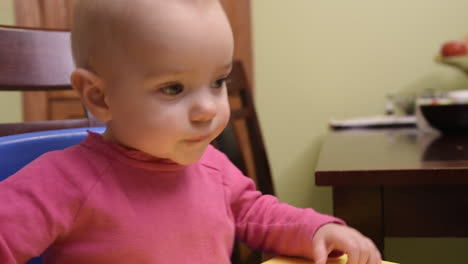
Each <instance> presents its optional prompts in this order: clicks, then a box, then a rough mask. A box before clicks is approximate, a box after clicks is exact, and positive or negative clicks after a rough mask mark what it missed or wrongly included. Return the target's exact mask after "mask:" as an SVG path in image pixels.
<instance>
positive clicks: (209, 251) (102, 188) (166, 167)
mask: <svg viewBox="0 0 468 264" xmlns="http://www.w3.org/2000/svg"><path fill="white" fill-rule="evenodd" d="M330 222H336V223H342V221H341V220H339V219H336V218H334V217H331V216H327V215H322V214H319V213H317V212H315V211H314V210H312V209H299V208H295V207H292V206H290V205H287V204H284V203H279V202H278V200H277V199H276V198H275V197H273V196H269V195H262V194H261V193H260V192H258V191H256V190H255V186H254V183H253V182H252V180H250V179H249V178H247V177H245V176H244V175H243V174H242V173H241V172H240V171H239V170H238V169H237V168H236V167H235V166H234V165H233V164H232V163H231V162H230V161H229V160H228V159H227V157H226V156H225V155H223V154H222V153H221V152H219V151H218V150H216V149H215V148H213V147H211V146H209V147H208V148H207V150H206V152H205V154H204V155H203V157H202V158H201V159H200V161H199V162H196V163H194V164H192V165H188V166H182V165H178V164H175V163H170V162H164V161H162V160H158V159H156V158H154V157H151V156H149V155H147V154H145V153H142V152H138V151H129V150H126V149H123V148H122V147H120V146H118V145H115V144H113V143H110V142H109V141H106V140H104V139H103V138H102V136H101V135H99V134H94V133H90V135H89V136H88V137H87V138H86V139H85V140H84V141H83V142H82V143H81V144H79V145H76V146H73V147H70V148H67V149H65V150H61V151H54V152H50V153H47V154H44V155H42V156H41V157H39V158H38V159H37V160H35V161H33V162H32V163H30V164H29V165H27V166H26V167H25V168H23V169H22V170H20V171H19V172H17V173H16V174H15V175H13V176H11V177H9V178H8V179H6V180H5V181H3V182H1V183H0V263H2V264H13V263H24V262H26V261H27V260H29V259H30V258H31V257H33V256H37V255H40V254H41V253H43V252H44V259H45V263H47V264H78V263H80V264H98V263H99V264H103V263H109V264H124V263H125V264H130V263H131V264H134V263H138V264H156V263H165V264H167V263H174V264H175V263H191V264H198V263H203V264H210V263H213V264H215V263H216V264H222V263H230V255H231V252H232V247H233V243H234V239H235V237H237V238H238V239H240V240H242V241H245V242H246V243H247V244H248V245H249V246H251V247H253V248H256V249H263V250H266V251H270V252H276V253H280V254H287V255H298V256H306V257H307V256H310V248H311V240H312V237H313V235H314V233H315V231H316V230H317V229H318V228H319V227H320V226H322V225H324V224H326V223H330Z"/></svg>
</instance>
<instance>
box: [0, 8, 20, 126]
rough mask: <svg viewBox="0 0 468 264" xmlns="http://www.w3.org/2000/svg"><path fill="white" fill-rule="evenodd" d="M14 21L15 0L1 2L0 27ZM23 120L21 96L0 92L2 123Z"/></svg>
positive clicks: (14, 93) (0, 121)
mask: <svg viewBox="0 0 468 264" xmlns="http://www.w3.org/2000/svg"><path fill="white" fill-rule="evenodd" d="M14 21H15V19H14V12H13V0H0V25H14ZM0 63H1V62H0ZM21 120H22V107H21V94H20V93H18V92H0V123H6V122H18V121H21Z"/></svg>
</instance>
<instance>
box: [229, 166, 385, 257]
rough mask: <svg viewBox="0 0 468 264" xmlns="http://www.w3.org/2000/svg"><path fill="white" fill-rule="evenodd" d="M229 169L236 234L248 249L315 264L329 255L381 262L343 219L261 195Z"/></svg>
mask: <svg viewBox="0 0 468 264" xmlns="http://www.w3.org/2000/svg"><path fill="white" fill-rule="evenodd" d="M228 167H229V169H228V174H229V175H227V176H226V177H227V180H226V183H227V186H228V187H229V188H228V190H229V191H228V192H229V194H230V196H229V197H230V198H231V199H230V202H231V208H232V212H233V215H234V218H235V221H236V235H237V236H238V238H239V239H240V240H242V241H244V242H246V243H247V244H248V245H249V246H251V247H253V248H256V249H261V250H263V251H267V252H273V253H276V254H282V255H290V256H301V257H306V258H310V259H314V260H316V263H317V264H325V261H326V259H327V257H328V256H330V255H331V256H339V255H340V254H341V253H340V252H346V253H348V255H349V261H348V264H376V263H380V254H379V252H378V250H377V249H376V247H375V246H374V244H373V243H372V242H371V241H370V240H369V239H368V238H366V237H364V236H363V235H362V234H360V233H359V232H358V231H356V230H354V229H352V228H350V227H348V226H346V225H344V222H343V221H342V220H340V219H338V218H335V217H332V216H329V215H324V214H320V213H318V212H316V211H314V210H312V209H301V208H296V207H293V206H290V205H288V204H285V203H280V202H279V201H278V200H277V199H276V198H275V197H273V196H270V195H261V193H260V192H258V191H256V190H255V186H254V183H253V182H252V180H251V179H249V178H247V177H245V176H243V175H242V173H241V172H240V171H239V170H237V168H235V167H234V166H233V165H232V166H228Z"/></svg>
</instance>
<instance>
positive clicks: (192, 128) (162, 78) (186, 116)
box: [105, 4, 233, 164]
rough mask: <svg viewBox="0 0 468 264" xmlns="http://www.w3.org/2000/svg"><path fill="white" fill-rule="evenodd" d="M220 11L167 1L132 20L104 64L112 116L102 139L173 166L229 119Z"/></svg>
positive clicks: (226, 31) (226, 49) (197, 152)
mask: <svg viewBox="0 0 468 264" xmlns="http://www.w3.org/2000/svg"><path fill="white" fill-rule="evenodd" d="M220 8H221V7H220V6H218V4H216V6H211V7H204V8H202V9H196V8H194V7H186V6H183V5H174V6H173V7H171V8H170V9H169V10H167V12H165V14H164V15H161V14H158V16H156V17H157V18H154V17H153V18H143V17H142V18H140V19H138V21H137V22H138V23H135V24H137V25H133V27H134V28H133V29H132V30H131V33H130V35H129V36H128V37H127V38H126V39H125V40H124V42H125V44H124V45H123V47H125V48H126V50H123V52H122V59H121V60H120V61H122V62H123V63H122V65H110V67H113V69H112V70H113V71H114V72H117V77H116V78H115V79H113V80H105V81H106V82H107V84H108V86H109V87H110V89H108V94H107V96H106V102H107V104H108V105H109V107H110V112H111V115H112V118H111V121H110V122H109V123H108V131H106V134H105V136H106V137H109V138H111V139H113V140H115V141H117V142H118V143H120V144H122V145H124V146H127V147H129V148H133V149H138V150H141V151H143V152H146V153H149V154H151V155H153V156H156V157H160V158H165V159H170V160H173V161H175V162H178V163H180V164H190V163H193V162H195V161H197V160H198V159H199V158H200V157H201V155H202V154H203V152H204V151H205V149H206V147H207V145H208V144H209V143H210V142H211V141H212V140H213V139H214V138H215V137H216V136H218V135H219V134H220V133H221V132H222V130H223V129H224V128H225V126H226V124H227V122H228V120H229V112H230V109H229V104H228V99H227V91H226V83H225V78H226V77H227V76H228V74H229V73H230V71H231V63H232V56H233V39H232V32H231V29H230V27H229V23H228V21H227V19H226V17H225V15H224V13H223V12H222V11H221V9H220ZM146 15H148V13H147V14H146Z"/></svg>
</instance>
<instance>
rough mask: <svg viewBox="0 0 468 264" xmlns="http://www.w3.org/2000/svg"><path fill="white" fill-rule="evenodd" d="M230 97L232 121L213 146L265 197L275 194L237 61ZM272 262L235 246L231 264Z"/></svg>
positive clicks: (248, 92) (253, 110)
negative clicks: (253, 183)
mask: <svg viewBox="0 0 468 264" xmlns="http://www.w3.org/2000/svg"><path fill="white" fill-rule="evenodd" d="M228 94H229V102H230V105H231V120H230V122H229V124H228V126H227V127H226V129H225V130H224V131H223V133H222V134H221V135H220V136H218V138H216V139H215V141H214V142H213V144H214V145H215V146H216V147H217V148H218V149H219V150H221V151H222V152H224V153H225V154H226V155H227V156H228V157H229V159H230V160H231V161H232V162H233V163H234V164H235V165H236V166H237V167H238V168H239V169H240V170H241V171H242V172H243V173H244V174H245V175H247V176H248V177H250V178H252V179H253V180H254V181H255V183H256V185H257V189H258V190H260V191H261V192H262V193H263V194H272V195H274V194H275V191H274V187H273V181H272V177H271V172H270V166H269V162H268V158H267V155H266V151H265V146H264V143H263V137H262V133H261V129H260V124H259V121H258V118H257V114H256V111H255V106H254V100H253V96H252V90H251V89H250V88H249V86H248V82H247V78H246V73H245V70H244V67H243V65H242V63H241V62H240V61H234V63H233V69H232V72H231V74H230V76H229V78H228ZM268 258H270V256H268V255H264V254H262V252H259V251H253V250H250V249H249V248H247V247H246V246H245V245H243V244H241V243H236V246H235V249H234V253H233V256H232V263H234V264H240V263H242V264H246V263H249V264H250V263H260V262H261V261H262V259H263V260H265V259H268Z"/></svg>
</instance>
